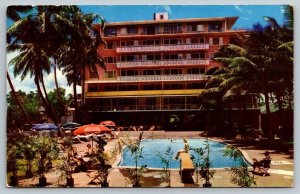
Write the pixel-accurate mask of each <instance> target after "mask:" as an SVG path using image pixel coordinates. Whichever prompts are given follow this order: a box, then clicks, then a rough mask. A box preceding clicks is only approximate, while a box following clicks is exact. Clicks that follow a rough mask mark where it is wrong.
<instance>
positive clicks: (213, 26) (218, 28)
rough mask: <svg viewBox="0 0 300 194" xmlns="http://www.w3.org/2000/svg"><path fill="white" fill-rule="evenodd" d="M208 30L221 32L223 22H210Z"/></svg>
mask: <svg viewBox="0 0 300 194" xmlns="http://www.w3.org/2000/svg"><path fill="white" fill-rule="evenodd" d="M208 31H209V32H221V31H222V23H220V22H216V23H211V24H208Z"/></svg>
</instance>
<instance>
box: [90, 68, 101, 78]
mask: <svg viewBox="0 0 300 194" xmlns="http://www.w3.org/2000/svg"><path fill="white" fill-rule="evenodd" d="M89 77H90V78H99V76H98V72H97V70H96V69H94V70H93V69H91V68H89Z"/></svg>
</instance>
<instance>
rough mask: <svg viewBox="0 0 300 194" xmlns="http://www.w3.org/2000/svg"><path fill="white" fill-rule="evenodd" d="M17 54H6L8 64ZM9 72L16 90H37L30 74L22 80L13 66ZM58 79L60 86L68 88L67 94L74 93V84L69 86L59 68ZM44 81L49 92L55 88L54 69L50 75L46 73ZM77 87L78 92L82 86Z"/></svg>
mask: <svg viewBox="0 0 300 194" xmlns="http://www.w3.org/2000/svg"><path fill="white" fill-rule="evenodd" d="M17 55H18V52H12V53H8V54H7V55H6V60H7V65H8V63H9V61H10V60H11V59H13V58H14V57H16V56H17ZM8 72H9V75H10V78H11V80H12V83H13V85H14V88H15V90H22V91H25V92H30V91H36V85H35V83H34V80H33V77H32V78H30V76H29V75H28V76H27V77H26V78H25V79H24V80H23V81H21V78H20V76H16V77H14V75H13V67H9V68H8ZM57 81H58V85H59V87H62V88H65V89H66V95H67V94H69V93H71V94H73V86H72V85H71V86H68V83H67V79H66V78H65V76H64V75H63V74H62V72H61V71H59V70H57ZM44 82H45V87H46V89H47V91H48V92H49V91H51V90H53V89H54V88H55V81H54V74H53V71H52V72H51V73H50V74H49V75H46V74H45V75H44ZM76 88H77V92H78V93H80V92H81V87H80V86H77V87H76ZM9 91H10V87H9V86H7V92H9Z"/></svg>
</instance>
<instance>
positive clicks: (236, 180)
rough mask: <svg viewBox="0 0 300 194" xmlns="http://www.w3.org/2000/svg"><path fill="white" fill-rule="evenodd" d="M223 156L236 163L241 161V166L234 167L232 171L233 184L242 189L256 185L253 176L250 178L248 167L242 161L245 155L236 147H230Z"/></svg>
mask: <svg viewBox="0 0 300 194" xmlns="http://www.w3.org/2000/svg"><path fill="white" fill-rule="evenodd" d="M223 155H224V156H228V157H230V158H232V159H233V160H234V161H237V160H238V161H240V165H239V166H232V167H231V168H230V171H231V180H230V181H231V182H232V183H233V184H236V185H238V186H240V187H250V186H252V185H256V181H255V178H254V175H253V176H250V173H249V170H248V165H247V163H246V162H245V161H244V160H243V159H242V157H243V153H242V152H241V151H240V150H239V149H238V148H237V147H235V146H231V145H228V146H226V148H225V149H224V150H223Z"/></svg>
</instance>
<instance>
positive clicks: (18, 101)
mask: <svg viewBox="0 0 300 194" xmlns="http://www.w3.org/2000/svg"><path fill="white" fill-rule="evenodd" d="M6 76H7V80H8V84H9V86H10V89H11V92H12V95H13V97H14V99H15V101H16V103H17V104H18V106H19V108H20V109H21V112H22V114H23V115H24V117H25V118H26V120H27V122H28V123H29V124H31V120H30V118H29V116H28V114H27V113H26V111H25V109H24V107H23V106H22V104H21V102H20V100H19V98H18V95H17V93H16V91H15V88H14V86H13V83H12V81H11V79H10V76H9V73H8V72H6Z"/></svg>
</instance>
